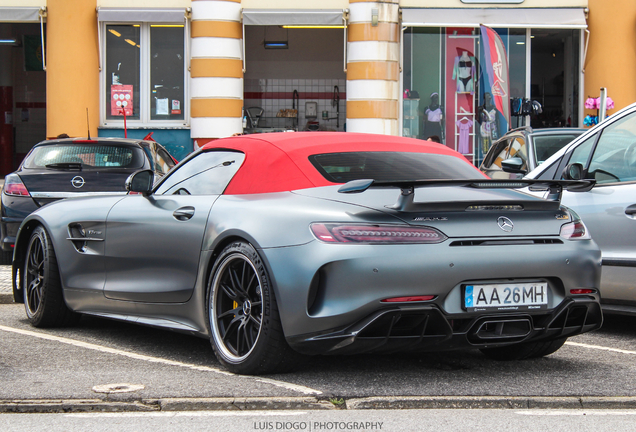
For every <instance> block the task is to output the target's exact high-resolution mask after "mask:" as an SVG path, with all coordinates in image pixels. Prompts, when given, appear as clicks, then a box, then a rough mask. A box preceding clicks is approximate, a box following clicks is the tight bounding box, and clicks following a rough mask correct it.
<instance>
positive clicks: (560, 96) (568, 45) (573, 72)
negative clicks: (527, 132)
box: [530, 29, 581, 128]
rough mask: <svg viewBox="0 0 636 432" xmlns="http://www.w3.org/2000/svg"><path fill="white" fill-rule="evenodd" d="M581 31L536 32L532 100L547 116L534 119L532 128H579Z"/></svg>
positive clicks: (533, 41)
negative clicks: (537, 102)
mask: <svg viewBox="0 0 636 432" xmlns="http://www.w3.org/2000/svg"><path fill="white" fill-rule="evenodd" d="M580 34H581V33H580V31H578V30H554V29H548V30H543V29H541V30H537V29H532V41H531V47H532V56H531V57H532V77H531V83H532V84H531V86H530V94H531V96H530V97H531V99H533V100H536V101H539V102H540V103H541V106H542V107H543V112H542V113H541V114H539V115H536V116H533V117H532V127H535V128H545V127H564V126H565V127H570V126H571V127H577V126H579V122H578V120H579V119H578V117H579V114H578V113H579V87H580V80H579V76H580V75H579V71H580V68H579V47H580Z"/></svg>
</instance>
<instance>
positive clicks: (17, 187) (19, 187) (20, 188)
mask: <svg viewBox="0 0 636 432" xmlns="http://www.w3.org/2000/svg"><path fill="white" fill-rule="evenodd" d="M3 190H4V193H5V194H7V195H11V196H31V195H30V194H29V191H28V190H27V188H26V186H25V185H24V183H22V180H21V179H20V177H18V176H17V175H16V174H9V175H8V176H6V177H5V178H4V188H3Z"/></svg>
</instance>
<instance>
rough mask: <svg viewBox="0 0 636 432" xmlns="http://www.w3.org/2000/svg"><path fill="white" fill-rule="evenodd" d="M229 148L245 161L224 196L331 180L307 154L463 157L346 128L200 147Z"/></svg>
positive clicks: (260, 136)
mask: <svg viewBox="0 0 636 432" xmlns="http://www.w3.org/2000/svg"><path fill="white" fill-rule="evenodd" d="M209 149H233V150H238V151H241V152H243V153H245V162H244V163H243V166H242V167H241V169H239V171H238V172H237V173H236V175H235V176H234V178H233V179H232V181H231V182H230V184H229V185H228V187H227V189H226V190H225V193H226V194H230V195H234V194H249V193H267V192H283V191H291V190H296V189H305V188H310V187H318V186H329V185H334V184H336V183H332V182H330V181H329V180H327V179H326V178H324V177H323V176H322V175H321V174H320V173H319V172H318V170H317V169H316V168H315V167H314V166H313V165H312V164H311V162H310V161H309V156H311V155H315V154H324V153H344V152H353V151H373V152H382V151H391V152H417V153H432V154H445V155H449V156H454V157H458V158H461V159H462V160H464V161H465V162H466V163H469V162H468V161H466V159H465V158H464V157H463V156H462V155H460V154H459V153H457V152H455V151H454V150H451V149H450V148H448V147H446V146H445V145H441V144H437V143H434V142H430V141H422V140H417V139H413V138H403V137H395V136H390V135H376V134H361V133H352V132H280V133H267V134H257V135H241V136H237V137H230V138H223V139H219V140H215V141H212V142H209V143H208V144H206V145H205V146H203V150H209Z"/></svg>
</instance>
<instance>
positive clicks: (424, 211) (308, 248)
mask: <svg viewBox="0 0 636 432" xmlns="http://www.w3.org/2000/svg"><path fill="white" fill-rule="evenodd" d="M529 183H532V186H533V187H543V188H546V187H548V188H550V190H551V192H552V194H551V196H550V199H541V198H537V197H534V196H532V195H529V194H524V193H521V192H518V191H516V190H513V189H511V188H514V187H520V186H523V185H528V184H529ZM529 183H528V182H522V183H520V182H516V183H515V182H511V181H506V182H500V181H493V180H489V179H487V178H486V177H485V176H484V175H483V174H482V173H480V172H479V170H477V169H476V168H475V167H474V166H472V165H471V164H470V163H468V162H467V161H466V159H465V158H463V157H462V156H461V155H460V154H458V153H456V152H454V151H452V150H450V149H448V148H447V147H445V146H442V145H440V144H436V143H426V142H424V143H423V142H422V141H420V140H414V139H409V138H400V137H388V136H382V135H367V134H354V133H328V132H307V133H305V132H300V133H279V134H273V133H272V134H262V135H249V136H241V137H232V138H226V139H221V140H216V141H213V142H212V143H210V144H208V145H206V146H205V147H204V148H203V149H202V150H201V151H199V152H196V153H194V154H192V155H190V156H189V157H188V158H187V159H186V160H184V161H183V162H181V163H180V164H179V165H177V166H176V168H175V169H174V170H172V171H171V172H170V173H169V174H168V175H167V176H166V177H165V178H164V179H162V181H161V182H160V183H159V184H158V185H156V186H154V187H153V185H152V171H148V170H145V171H139V172H138V173H136V174H133V175H132V176H131V177H130V178H129V179H128V181H127V188H128V190H129V191H130V192H135V193H136V194H135V195H128V196H124V197H121V196H110V197H101V198H87V199H83V198H78V199H73V200H65V201H62V202H56V203H52V204H50V205H48V206H46V207H43V208H41V209H39V210H37V211H36V212H34V213H33V214H31V215H30V216H29V217H27V218H26V219H25V221H24V222H23V224H22V225H21V228H20V231H19V233H18V238H17V241H16V252H15V254H14V261H13V271H14V274H15V275H16V277H15V281H16V283H15V285H14V289H15V299H16V301H23V302H24V303H25V309H26V314H27V317H28V319H29V320H30V322H31V323H32V325H34V326H36V327H48V326H58V325H67V324H72V323H75V322H77V319H78V317H79V316H80V314H90V315H97V316H101V317H107V318H113V319H119V320H126V321H128V322H135V323H139V324H145V325H152V326H157V327H163V328H168V329H172V330H177V331H182V332H187V333H191V334H196V335H199V336H201V337H205V338H209V339H210V341H211V344H212V348H213V350H214V352H215V353H216V356H217V357H218V359H219V361H220V362H221V364H223V365H224V366H225V367H226V368H227V369H229V370H231V371H233V372H237V373H247V374H255V373H267V372H275V371H280V370H285V369H287V368H288V367H290V366H293V365H296V364H298V357H299V355H300V354H350V353H364V352H395V351H439V350H450V349H469V348H478V349H480V350H481V351H482V352H483V353H484V354H486V355H487V356H490V357H492V358H496V359H523V358H533V357H541V356H545V355H548V354H551V353H553V352H554V351H556V350H557V349H559V348H560V347H561V346H562V345H563V343H564V342H565V340H566V339H567V338H568V337H570V336H572V335H576V334H580V333H583V332H587V331H590V330H594V329H596V328H598V327H599V326H600V325H601V323H602V313H601V309H600V304H599V293H598V284H599V278H600V252H599V250H598V247H597V246H596V244H595V243H594V241H593V240H591V239H590V238H589V235H588V234H587V231H586V228H585V225H584V224H583V223H582V222H581V221H580V219H579V218H578V216H577V215H576V214H575V213H574V212H572V211H570V210H569V209H567V208H565V207H563V206H561V205H560V202H559V197H560V193H561V190H562V188H564V187H566V188H568V187H577V188H581V187H583V188H584V187H585V186H587V184H588V183H587V182H582V181H578V182H577V181H575V182H558V181H556V182H555V181H550V182H529ZM537 183H538V184H537ZM519 257H523V258H519ZM529 257H530V258H529Z"/></svg>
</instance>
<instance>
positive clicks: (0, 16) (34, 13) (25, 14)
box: [0, 7, 40, 23]
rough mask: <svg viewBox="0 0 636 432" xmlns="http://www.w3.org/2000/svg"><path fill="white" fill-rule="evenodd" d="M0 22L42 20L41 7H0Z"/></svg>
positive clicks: (35, 21)
mask: <svg viewBox="0 0 636 432" xmlns="http://www.w3.org/2000/svg"><path fill="white" fill-rule="evenodd" d="M0 22H14V23H27V22H34V23H38V22H40V8H39V7H0Z"/></svg>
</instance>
